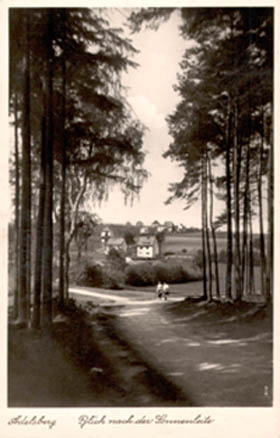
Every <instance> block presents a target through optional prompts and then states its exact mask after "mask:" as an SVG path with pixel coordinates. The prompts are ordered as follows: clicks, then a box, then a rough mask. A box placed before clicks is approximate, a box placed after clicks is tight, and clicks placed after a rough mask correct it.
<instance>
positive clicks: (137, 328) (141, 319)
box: [72, 289, 272, 406]
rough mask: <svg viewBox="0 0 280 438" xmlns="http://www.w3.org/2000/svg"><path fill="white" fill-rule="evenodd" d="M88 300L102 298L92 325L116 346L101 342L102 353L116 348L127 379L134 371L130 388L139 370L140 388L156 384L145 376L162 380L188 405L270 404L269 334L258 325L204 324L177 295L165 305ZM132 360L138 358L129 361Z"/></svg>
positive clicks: (202, 314) (200, 313)
mask: <svg viewBox="0 0 280 438" xmlns="http://www.w3.org/2000/svg"><path fill="white" fill-rule="evenodd" d="M81 292H82V293H83V294H84V293H86V295H84V296H86V297H87V299H88V298H89V295H88V293H90V291H86V292H85V291H80V292H79V291H78V290H76V291H75V294H76V296H78V294H80V296H82V295H81ZM72 293H74V291H73V289H72ZM122 293H123V294H124V293H125V292H123V291H122ZM91 297H92V299H94V300H95V299H96V298H98V299H102V300H105V303H104V302H103V304H104V305H103V306H102V304H101V306H100V309H99V317H98V320H97V326H98V328H99V332H100V330H101V331H103V333H102V336H100V342H102V339H103V340H104V339H106V337H107V339H108V338H109V337H111V341H110V342H112V340H113V341H114V347H112V344H111V345H108V346H107V347H106V345H104V344H103V346H104V350H105V351H106V350H107V351H109V350H110V352H112V351H113V350H114V352H115V353H114V354H115V357H116V358H117V360H119V362H118V363H119V364H120V357H119V356H118V352H117V350H118V348H119V350H121V354H122V356H123V358H124V359H125V361H124V363H123V370H124V373H127V375H128V374H129V373H132V375H133V379H134V382H136V380H137V378H138V383H139V375H140V374H141V373H142V375H143V364H144V367H145V366H146V371H147V370H148V371H147V372H146V373H144V374H145V378H146V381H145V384H147V383H149V384H150V385H153V379H155V380H157V378H156V377H152V378H150V380H149V382H147V373H148V374H149V373H151V374H152V375H153V373H154V375H156V374H157V375H158V376H161V378H162V379H164V382H165V384H166V385H169V384H170V387H172V388H173V389H172V390H173V392H174V391H175V392H174V394H175V393H176V388H177V389H178V391H179V392H180V395H179V396H178V401H179V400H180V402H182V400H184V399H185V403H186V406H189V405H194V406H270V405H271V402H272V383H271V382H272V362H271V358H272V335H271V331H270V330H269V329H267V330H266V329H265V328H262V325H261V322H259V321H257V323H256V324H254V323H252V322H250V323H249V324H247V323H246V320H245V323H240V322H236V321H234V318H233V320H231V319H232V318H224V320H223V318H221V320H215V317H214V320H213V318H212V319H211V318H210V320H208V319H209V315H208V313H207V311H206V310H205V307H203V306H198V305H196V306H188V305H187V304H186V303H182V302H178V301H182V300H183V299H184V298H182V297H176V296H173V297H172V298H171V299H170V300H169V301H167V302H164V301H159V300H155V299H147V296H146V297H145V298H146V299H144V300H137V299H135V296H134V299H131V297H120V296H117V295H116V296H112V292H111V293H110V294H106V293H102V292H96V291H92V295H91ZM108 299H109V300H110V301H109V302H108V301H107V302H106V300H108ZM156 304H157V305H156ZM210 316H211V315H210ZM129 354H134V355H135V356H136V357H137V358H138V359H137V360H136V361H133V360H132V361H130V359H128V361H127V360H126V359H127V358H129ZM139 363H141V365H140V369H137V366H139ZM125 370H126V371H125ZM151 370H152V371H151ZM124 377H125V375H124ZM131 385H132V386H133V382H132V383H131ZM132 386H131V388H132ZM154 386H156V383H155V385H154ZM143 391H144V389H143ZM144 392H145V391H144ZM144 392H143V394H144ZM179 392H178V394H179ZM138 395H139V392H138ZM175 398H176V397H175ZM144 399H145V397H144ZM175 401H176V400H174V397H173V399H172V403H174V402H175ZM150 402H151V399H150ZM142 403H144V402H143V401H142V402H141V398H140V399H139V405H140V406H141V405H142ZM144 405H145V403H144ZM171 405H172V404H171Z"/></svg>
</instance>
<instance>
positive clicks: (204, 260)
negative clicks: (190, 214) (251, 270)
mask: <svg viewBox="0 0 280 438" xmlns="http://www.w3.org/2000/svg"><path fill="white" fill-rule="evenodd" d="M204 171H205V169H204V164H203V162H202V166H201V229H202V271H203V297H202V298H203V300H205V301H206V300H207V299H208V287H207V281H208V278H207V266H208V259H207V245H206V226H205V182H204Z"/></svg>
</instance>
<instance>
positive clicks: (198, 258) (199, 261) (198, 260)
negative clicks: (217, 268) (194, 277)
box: [193, 249, 203, 269]
mask: <svg viewBox="0 0 280 438" xmlns="http://www.w3.org/2000/svg"><path fill="white" fill-rule="evenodd" d="M193 264H194V265H195V266H197V267H198V268H199V269H202V268H203V252H202V249H198V250H197V251H196V255H195V256H194V258H193Z"/></svg>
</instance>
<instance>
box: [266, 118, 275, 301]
mask: <svg viewBox="0 0 280 438" xmlns="http://www.w3.org/2000/svg"><path fill="white" fill-rule="evenodd" d="M271 131H272V126H270V149H269V160H268V189H267V197H268V204H267V214H268V250H267V289H266V296H267V301H270V300H271V297H272V294H273V259H274V254H273V236H274V205H273V202H274V187H273V178H274V151H273V134H272V132H271Z"/></svg>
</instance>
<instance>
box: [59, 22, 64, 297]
mask: <svg viewBox="0 0 280 438" xmlns="http://www.w3.org/2000/svg"><path fill="white" fill-rule="evenodd" d="M64 33H65V29H64ZM64 38H65V35H64ZM61 119H62V120H61V123H62V130H63V131H62V136H63V138H62V150H61V198H60V242H59V301H60V304H61V305H62V306H63V303H64V297H65V191H66V129H65V120H66V60H65V55H64V54H63V57H62V115H61Z"/></svg>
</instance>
